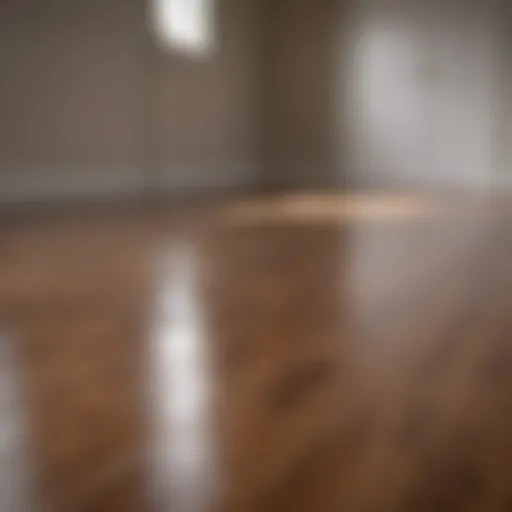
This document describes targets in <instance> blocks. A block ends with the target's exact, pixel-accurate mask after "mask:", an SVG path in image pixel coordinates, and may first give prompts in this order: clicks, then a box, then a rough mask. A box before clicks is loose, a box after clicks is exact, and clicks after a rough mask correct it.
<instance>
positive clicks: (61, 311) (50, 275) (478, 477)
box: [0, 196, 512, 512]
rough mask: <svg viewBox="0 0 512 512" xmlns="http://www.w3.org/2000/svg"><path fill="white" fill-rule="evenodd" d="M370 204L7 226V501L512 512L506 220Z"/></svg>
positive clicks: (7, 222) (501, 212)
mask: <svg viewBox="0 0 512 512" xmlns="http://www.w3.org/2000/svg"><path fill="white" fill-rule="evenodd" d="M366 201H367V206H368V205H370V208H369V209H368V207H367V206H364V207H361V203H360V202H358V203H357V205H358V206H357V208H355V210H354V208H353V206H354V198H345V197H343V196H339V197H337V198H335V197H333V196H329V198H326V199H325V205H327V206H326V208H325V209H323V208H322V198H316V199H315V201H314V205H315V206H314V208H311V204H312V203H311V202H308V201H306V203H307V205H306V207H303V206H304V198H303V199H300V200H297V202H295V203H293V208H289V207H285V208H280V207H278V208H276V207H275V204H274V206H272V207H271V206H270V205H269V203H268V202H265V201H263V202H261V203H258V205H259V206H258V208H256V209H254V205H251V208H249V210H248V211H249V212H252V213H249V214H248V213H247V211H244V212H242V211H241V210H240V205H234V206H233V207H232V205H231V204H224V203H223V204H221V205H208V206H206V207H204V208H202V207H199V206H198V207H194V208H179V209H170V208H165V207H164V208H162V207H160V208H157V207H134V208H133V209H120V208H116V207H112V208H104V209H102V210H100V209H98V211H97V212H96V213H94V211H93V212H88V213H87V214H86V213H84V212H82V213H81V212H80V210H77V211H73V212H72V213H70V214H69V215H64V212H61V213H60V214H59V215H55V216H53V215H46V216H34V215H33V214H31V215H28V216H27V217H3V218H2V222H1V232H0V320H1V329H0V333H1V334H0V349H1V350H0V355H2V363H1V364H0V380H1V393H2V394H1V395H0V432H1V433H2V435H1V437H0V480H1V481H2V485H0V490H1V491H2V492H1V493H0V510H2V512H4V511H5V512H11V511H12V512H18V511H22V512H24V511H28V512H31V511H32V510H43V511H46V510H52V511H53V510H55V511H58V512H60V511H65V512H67V511H75V510H77V511H87V512H88V511H94V512H96V511H98V512H102V511H105V512H107V511H108V512H116V511H119V512H130V511H134V512H137V511H146V510H148V511H149V510H155V511H167V510H172V511H176V512H181V511H183V512H189V511H192V512H202V511H214V512H256V511H258V512H259V511H263V510H264V511H266V512H267V511H268V512H272V511H276V512H277V511H279V512H283V511H293V512H302V511H303V512H309V511H315V512H318V511H325V512H331V511H332V512H336V511H340V510H346V511H351V512H352V511H356V512H357V511H361V512H363V511H364V512H368V511H375V512H381V511H382V512H384V511H398V512H418V511H420V512H421V511H486V512H489V511H493V512H494V511H508V510H510V509H511V507H512V462H511V461H512V398H511V397H512V395H511V393H510V390H511V389H512V314H511V313H512V299H511V297H512V265H511V263H510V262H511V261H512V222H511V221H512V207H509V204H508V202H507V201H502V202H500V203H499V204H498V201H496V202H488V203H480V204H478V205H474V206H472V205H471V204H470V205H467V204H466V205H463V206H461V207H460V208H459V207H453V205H449V206H450V208H444V207H442V202H437V203H436V204H435V206H433V207H432V208H425V205H424V204H423V203H422V207H421V208H420V209H418V210H417V211H416V210H415V209H414V208H413V207H411V208H409V207H408V208H405V209H403V208H402V209H400V208H398V209H397V208H393V207H392V208H389V209H386V208H385V207H383V206H382V204H381V203H382V200H380V199H378V198H370V199H367V200H366ZM379 201H381V203H379ZM387 201H391V199H387ZM373 202H376V207H375V208H374V209H373V210H372V208H373V207H372V204H373ZM287 204H288V203H287ZM348 204H350V205H352V207H351V208H348V209H347V208H346V206H347V205H348ZM395 206H396V204H395ZM388 210H389V211H392V214H391V215H389V216H387V215H386V211H388ZM354 211H355V213H354ZM372 211H373V212H374V214H372ZM254 212H256V213H254ZM262 212H263V214H262ZM283 212H284V213H283ZM400 212H401V213H400ZM4 432H6V434H4ZM6 488H9V489H11V490H10V491H5V489H6ZM16 489H18V490H17V491H16Z"/></svg>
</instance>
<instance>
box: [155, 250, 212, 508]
mask: <svg viewBox="0 0 512 512" xmlns="http://www.w3.org/2000/svg"><path fill="white" fill-rule="evenodd" d="M195 271H196V269H195V261H194V254H193V251H192V249H191V248H190V247H189V246H187V245H185V244H183V245H181V246H179V247H177V248H173V250H172V253H171V254H170V256H169V260H168V262H166V263H165V268H164V269H163V272H164V280H163V286H162V289H161V294H160V299H159V304H158V319H157V325H156V329H155V336H154V340H153V347H152V348H153V354H152V355H153V360H152V378H153V386H154V387H153V390H152V391H153V402H154V405H155V409H156V410H155V416H156V417H155V421H156V438H157V441H156V446H155V449H156V454H155V456H156V460H157V475H156V481H157V486H158V488H157V489H156V493H157V494H158V495H159V496H160V497H162V495H164V499H168V500H170V504H171V506H172V507H176V508H177V509H180V510H195V511H197V512H200V511H201V510H203V506H204V503H205V502H206V498H207V495H208V492H209V489H210V483H211V474H212V453H211V443H210V440H209V435H210V428H209V418H208V406H209V402H210V398H211V395H210V393H211V389H212V385H211V382H210V379H209V376H208V370H207V361H206V359H207V358H206V355H205V351H206V349H205V343H204V336H203V329H202V318H201V311H200V308H199V304H198V299H197V296H196V292H195Z"/></svg>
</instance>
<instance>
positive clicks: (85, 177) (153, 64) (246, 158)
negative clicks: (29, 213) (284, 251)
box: [0, 0, 261, 199]
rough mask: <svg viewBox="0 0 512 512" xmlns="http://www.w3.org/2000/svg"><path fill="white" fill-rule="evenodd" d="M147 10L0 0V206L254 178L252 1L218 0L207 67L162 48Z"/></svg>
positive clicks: (122, 0) (129, 0)
mask: <svg viewBox="0 0 512 512" xmlns="http://www.w3.org/2000/svg"><path fill="white" fill-rule="evenodd" d="M150 9H151V6H150V5H149V4H148V3H147V2H145V1H144V0H88V1H87V2H79V1H75V0H72V1H66V2H64V1H61V0H21V1H11V0H1V3H0V34H1V35H0V38H1V41H2V44H1V45H0V61H1V64H2V72H1V74H2V76H1V87H0V112H1V120H0V198H1V199H8V198H12V199H16V198H22V199H27V198H31V197H48V198H50V197H62V196H65V197H68V196H71V195H80V196H84V195H85V196H94V197H95V196H97V195H112V194H119V193H123V194H126V193H128V194H132V193H135V192H139V191H141V190H146V189H147V188H148V187H149V188H151V187H157V188H158V189H161V188H162V187H166V188H168V189H170V190H181V189H184V188H208V187H218V186H227V187H238V186H246V185H248V184H250V183H252V182H253V181H254V178H255V172H256V167H257V164H258V145H259V133H260V127H259V116H260V110H261V109H260V105H259V103H258V101H259V98H258V94H259V81H260V79H259V76H258V73H259V67H258V62H257V60H258V57H259V56H258V51H259V50H258V47H257V44H256V43H257V40H256V38H257V30H258V28H259V23H258V19H257V16H258V13H257V2H256V1H253V0H218V1H217V5H216V9H215V22H216V25H217V26H218V27H217V28H216V33H217V34H216V47H215V49H214V52H213V54H212V55H211V57H209V58H205V59H201V58H198V59H195V58H188V57H187V56H186V55H183V54H180V53H179V52H173V51H172V50H168V51H167V50H166V49H165V48H162V46H159V45H158V44H157V40H156V38H155V35H154V34H153V32H152V29H151V28H150V26H149V19H150Z"/></svg>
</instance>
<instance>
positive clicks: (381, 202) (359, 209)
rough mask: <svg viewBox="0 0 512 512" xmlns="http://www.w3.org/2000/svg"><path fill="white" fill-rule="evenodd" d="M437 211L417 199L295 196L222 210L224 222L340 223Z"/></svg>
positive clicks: (388, 218) (431, 213)
mask: <svg viewBox="0 0 512 512" xmlns="http://www.w3.org/2000/svg"><path fill="white" fill-rule="evenodd" d="M438 211H440V206H439V205H436V204H435V203H434V202H433V201H431V200H428V199H424V198H420V197H414V196H384V195H382V196H381V195H364V194H361V195H354V194H351V195H329V194H325V195H322V194H296V195H286V196H282V197H275V198H267V199H260V200H249V201H244V202H238V203H235V204H232V205H230V206H228V207H225V208H223V209H222V211H221V219H223V220H226V221H228V222H234V223H253V222H272V221H289V222H305V223H309V222H311V223H338V222H351V221H379V220H401V219H409V218H418V217H422V216H431V215H433V214H435V213H436V212H438Z"/></svg>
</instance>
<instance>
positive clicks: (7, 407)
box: [0, 332, 41, 512]
mask: <svg viewBox="0 0 512 512" xmlns="http://www.w3.org/2000/svg"><path fill="white" fill-rule="evenodd" d="M21 395H22V393H21V385H20V383H19V382H18V375H17V371H16V357H15V353H14V347H13V345H12V343H11V340H10V339H9V337H8V336H6V335H2V333H1V332H0V510H1V511H2V512H35V510H36V509H35V508H34V506H35V500H34V493H33V492H32V491H33V489H32V488H31V480H32V476H31V473H30V467H29V464H28V462H29V461H28V460H27V449H26V448H27V447H26V443H27V438H28V431H27V423H26V421H25V418H24V417H23V414H22V409H23V407H22V406H21V404H22V403H23V400H22V396H21ZM37 510H38V511H39V510H41V509H40V508H38V509H37Z"/></svg>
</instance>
